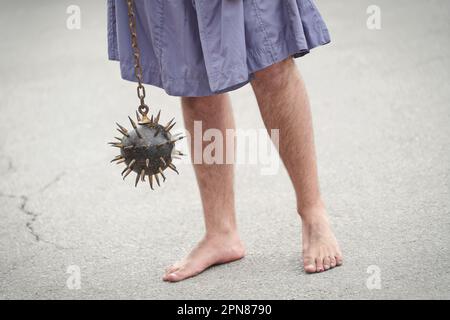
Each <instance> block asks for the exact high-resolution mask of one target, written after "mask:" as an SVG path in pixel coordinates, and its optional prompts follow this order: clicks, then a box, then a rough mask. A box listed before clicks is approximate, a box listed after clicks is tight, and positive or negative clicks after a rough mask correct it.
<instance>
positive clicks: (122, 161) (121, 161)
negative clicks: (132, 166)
mask: <svg viewBox="0 0 450 320" xmlns="http://www.w3.org/2000/svg"><path fill="white" fill-rule="evenodd" d="M125 161H127V160H126V159H125V158H123V159H121V160H119V161H117V162H116V164H121V163H124V162H125Z"/></svg>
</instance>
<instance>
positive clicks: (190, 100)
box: [181, 94, 226, 117]
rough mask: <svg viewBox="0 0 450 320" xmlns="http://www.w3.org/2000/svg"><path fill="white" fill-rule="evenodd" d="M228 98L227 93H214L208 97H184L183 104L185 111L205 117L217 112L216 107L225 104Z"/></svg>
mask: <svg viewBox="0 0 450 320" xmlns="http://www.w3.org/2000/svg"><path fill="white" fill-rule="evenodd" d="M224 99H226V95H225V94H219V95H212V96H206V97H182V98H181V105H182V106H183V109H184V111H185V112H188V113H189V114H191V115H192V116H194V117H195V116H196V117H204V116H208V115H209V114H211V113H212V114H214V113H216V112H217V109H216V107H218V106H221V105H222V104H223V100H224Z"/></svg>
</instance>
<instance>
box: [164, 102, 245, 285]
mask: <svg viewBox="0 0 450 320" xmlns="http://www.w3.org/2000/svg"><path fill="white" fill-rule="evenodd" d="M181 102H182V107H183V115H184V121H185V127H186V129H187V130H188V131H189V133H190V135H191V137H194V121H202V130H203V131H205V130H207V129H209V128H215V129H218V130H220V131H221V132H222V135H223V137H225V136H226V134H225V130H226V129H234V128H235V127H234V119H233V114H232V110H231V105H230V101H229V98H228V95H226V94H222V95H216V96H211V97H201V98H182V99H181ZM202 135H203V132H202ZM191 140H192V141H193V140H194V139H191ZM224 143H225V142H224ZM203 147H205V144H204V145H203ZM223 150H226V148H225V146H224V147H223ZM194 152H199V150H193V142H192V143H191V155H192V156H193V155H194ZM200 152H202V150H200ZM225 152H226V151H225ZM225 152H224V156H226V153H225ZM194 170H195V174H196V176H197V182H198V186H199V189H200V194H201V198H202V204H203V212H204V219H205V229H206V234H205V236H204V238H203V239H202V240H201V241H200V243H199V244H198V245H197V246H196V247H195V248H194V249H193V250H192V252H191V253H190V254H189V255H188V256H187V257H185V258H184V259H182V260H181V261H179V262H177V263H175V264H174V265H172V266H170V267H169V268H167V270H166V274H165V275H164V277H163V279H164V280H166V281H180V280H183V279H186V278H189V277H192V276H195V275H197V274H199V273H200V272H202V271H203V270H205V269H206V268H208V267H210V266H211V265H214V264H220V263H226V262H231V261H234V260H237V259H240V258H242V257H243V256H244V247H243V245H242V243H241V241H240V239H239V235H238V233H237V228H236V220H235V208H234V188H233V183H234V165H232V164H194Z"/></svg>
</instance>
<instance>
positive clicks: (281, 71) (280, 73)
mask: <svg viewBox="0 0 450 320" xmlns="http://www.w3.org/2000/svg"><path fill="white" fill-rule="evenodd" d="M293 69H295V63H294V59H293V58H292V57H289V58H287V59H285V60H283V61H280V62H277V63H275V64H273V65H271V66H269V67H267V68H264V69H262V70H259V71H256V72H255V78H254V80H253V83H254V84H256V85H264V84H267V85H268V87H270V88H277V87H281V86H284V85H285V84H286V82H287V81H288V80H289V78H290V75H291V72H292V70H293Z"/></svg>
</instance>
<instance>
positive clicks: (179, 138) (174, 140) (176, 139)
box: [170, 136, 186, 142]
mask: <svg viewBox="0 0 450 320" xmlns="http://www.w3.org/2000/svg"><path fill="white" fill-rule="evenodd" d="M184 138H186V136H183V137H178V138H175V139H173V140H170V142H177V141H178V140H181V139H184Z"/></svg>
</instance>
